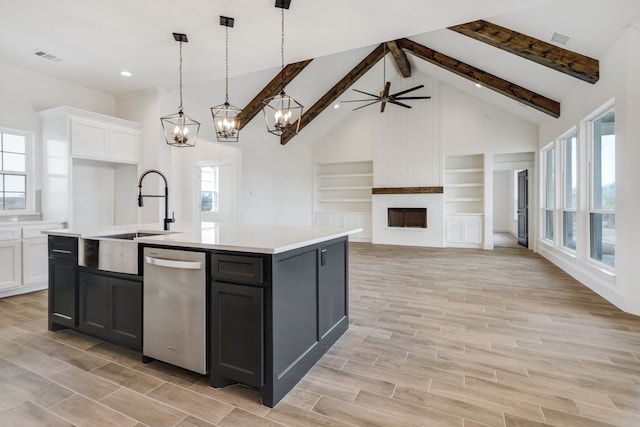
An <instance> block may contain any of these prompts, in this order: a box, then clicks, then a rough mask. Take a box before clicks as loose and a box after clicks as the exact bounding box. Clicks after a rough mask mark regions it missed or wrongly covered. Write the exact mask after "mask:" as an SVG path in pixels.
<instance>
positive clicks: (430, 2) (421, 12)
mask: <svg viewBox="0 0 640 427" xmlns="http://www.w3.org/2000/svg"><path fill="white" fill-rule="evenodd" d="M280 12H281V10H280V9H277V8H275V7H274V0H230V1H226V2H222V1H219V0H218V1H214V0H182V1H177V0H175V1H169V0H135V1H131V0H91V1H87V0H56V1H52V0H20V1H13V0H0V61H1V62H4V63H7V64H12V65H15V66H17V67H20V68H24V69H27V70H30V71H33V72H37V73H41V74H44V75H47V76H50V77H53V78H55V79H59V80H63V81H67V82H71V83H74V84H77V85H80V86H84V87H87V88H91V89H94V90H97V91H100V92H104V93H106V94H110V95H112V96H114V97H116V98H121V97H126V96H128V95H130V94H131V93H135V92H139V91H145V90H149V89H151V88H161V89H170V90H171V89H175V88H176V87H177V85H178V43H177V42H175V41H174V40H173V37H172V35H171V33H173V32H183V33H186V34H187V35H188V37H189V43H188V44H186V45H184V47H183V55H184V86H185V97H192V98H191V99H192V100H193V101H194V102H197V103H201V104H202V105H214V104H219V103H221V102H222V101H223V96H224V92H222V93H220V91H221V90H222V91H223V90H224V85H221V84H220V83H221V81H222V80H223V79H224V38H225V28H224V27H221V26H220V25H219V16H220V15H225V16H231V17H234V18H235V19H236V22H235V27H234V28H231V29H230V30H229V36H230V73H231V75H232V77H233V78H232V80H231V86H230V88H231V90H232V95H233V96H232V97H233V99H232V101H233V103H234V104H236V105H237V106H239V107H243V106H244V105H245V104H246V102H248V101H249V100H250V99H251V98H252V97H253V96H254V95H255V93H257V92H258V91H259V90H260V89H261V88H262V87H263V86H264V85H265V84H266V83H267V82H268V81H269V80H271V78H272V77H273V76H274V75H275V73H277V71H278V70H279V68H280ZM284 13H285V61H286V62H287V63H289V62H295V61H298V60H303V59H308V58H317V59H316V60H314V61H313V62H312V63H311V65H310V66H309V67H308V68H307V69H305V70H304V71H303V72H302V73H301V74H300V76H298V78H297V79H296V80H295V81H294V83H292V85H293V84H295V87H296V89H297V90H301V91H303V92H304V93H303V94H302V95H300V97H301V98H304V99H301V100H300V101H301V102H303V104H304V105H308V106H310V105H312V104H313V103H314V102H315V101H316V100H317V99H318V98H319V97H320V96H321V95H322V94H323V93H324V92H325V91H326V90H327V89H329V88H330V87H331V86H332V85H333V84H334V83H335V82H336V81H338V80H339V79H340V78H341V77H342V76H343V75H344V74H345V73H346V72H347V71H349V70H350V69H351V68H352V67H353V66H354V65H355V64H357V63H358V62H359V61H360V60H361V59H362V58H364V56H365V55H366V54H368V53H369V52H370V51H371V50H372V49H373V47H375V45H377V44H378V43H380V42H382V41H385V40H392V39H396V38H400V37H409V38H411V39H412V40H415V41H417V42H419V43H422V44H424V45H426V46H428V47H430V48H433V49H435V50H438V51H441V52H443V53H445V54H447V55H449V56H453V57H455V58H457V59H460V60H462V61H465V62H467V63H469V64H471V65H474V66H476V67H478V68H481V69H483V70H485V71H488V72H491V73H493V74H496V75H498V76H500V77H503V78H505V79H507V80H510V81H512V82H514V83H517V84H520V85H521V86H524V87H526V88H528V89H531V90H533V91H534V92H538V93H540V94H542V95H545V96H548V97H550V98H552V99H555V100H557V101H562V99H563V97H564V96H565V95H566V94H567V93H568V91H569V90H570V89H571V88H572V87H574V85H576V84H583V85H588V83H584V82H581V81H578V80H576V79H574V78H572V77H568V76H565V75H563V74H561V73H558V72H555V71H553V70H550V69H547V68H545V67H542V66H540V65H537V64H534V63H532V62H530V61H526V60H524V59H521V58H518V57H516V56H514V55H511V54H508V53H506V52H503V51H501V50H499V49H496V48H493V47H490V46H488V45H484V44H482V43H480V42H477V41H475V40H472V39H470V38H468V37H465V36H463V35H460V34H458V33H455V32H452V31H449V30H447V29H446V27H447V26H450V25H455V24H459V23H464V22H468V21H472V20H476V19H487V20H489V21H491V22H494V23H496V24H499V25H503V26H506V27H509V28H512V29H515V30H517V31H520V32H522V33H525V34H529V35H532V36H534V37H537V38H539V39H542V40H545V41H550V38H551V36H552V35H553V33H554V32H560V33H563V34H566V35H568V36H571V39H570V41H569V43H568V45H567V46H566V47H567V48H568V49H571V50H574V51H577V52H579V53H582V54H585V55H588V56H592V57H595V58H599V57H600V56H601V55H602V54H603V53H604V52H605V50H606V49H607V47H608V46H610V45H611V43H612V42H613V41H614V40H615V39H617V38H618V37H620V35H621V34H622V32H623V31H624V29H625V28H626V27H627V26H629V25H630V24H631V23H632V22H633V21H634V20H637V19H638V18H639V17H640V1H638V0H611V1H607V2H603V1H601V0H555V1H552V0H483V1H477V0H447V1H446V2H443V1H434V0H394V1H393V2H388V1H386V2H382V1H375V0H322V1H318V0H292V3H291V8H290V9H289V10H286V11H285V12H284ZM37 49H41V50H44V51H46V52H48V53H50V54H52V55H55V56H56V57H59V58H60V59H61V60H60V61H49V60H46V59H43V58H40V57H37V56H36V55H34V51H35V50H37ZM409 57H410V61H411V63H412V65H413V67H414V68H416V69H418V70H420V71H422V72H424V73H426V74H429V75H432V76H433V77H435V78H437V79H439V80H443V81H445V82H446V83H449V84H452V85H455V86H457V87H460V88H462V89H463V90H468V91H470V92H472V93H474V95H476V96H480V97H481V98H485V99H486V100H487V101H488V102H492V103H495V104H498V105H499V106H501V107H504V108H507V109H510V110H511V109H512V110H513V112H514V113H516V114H519V115H521V116H524V117H526V118H527V119H529V120H532V121H539V120H540V119H541V118H542V117H543V115H542V114H541V113H538V112H535V111H533V110H531V109H525V108H521V107H519V106H517V103H515V102H514V101H512V100H509V99H506V98H505V97H503V96H501V95H498V94H495V93H493V92H491V91H488V90H485V91H484V93H480V91H478V90H477V89H476V88H474V87H473V85H472V84H471V83H469V82H468V81H466V80H465V79H463V78H461V77H458V76H455V75H453V74H451V73H447V72H445V71H444V70H442V69H439V68H438V67H435V66H433V65H431V64H428V63H426V62H424V61H421V60H418V59H417V58H414V57H412V56H411V55H409ZM379 68H380V67H374V69H373V70H372V71H370V72H369V73H370V74H372V73H376V74H377V73H380V70H379ZM387 68H389V67H387ZM124 69H126V70H128V71H130V72H132V73H133V76H132V77H129V78H125V77H122V76H120V74H119V73H120V71H122V70H124ZM240 76H242V77H240ZM241 81H242V84H241V85H239V84H238V83H239V82H241ZM371 81H375V82H376V83H375V84H376V85H377V84H378V83H379V78H376V79H375V80H371ZM310 82H312V83H310ZM366 82H367V80H363V81H361V82H358V83H357V84H356V85H355V86H354V87H358V88H361V89H365V90H366V89H367V86H365V84H366ZM6 83H7V82H3V84H6ZM234 83H236V86H234ZM292 87H293V86H292ZM221 88H222V89H221ZM374 89H376V88H375V87H374V88H371V89H370V90H371V91H373V90H374ZM292 90H293V89H291V90H289V89H288V92H290V93H291V91H292ZM376 90H377V89H376ZM296 95H298V93H297V92H296ZM346 95H347V94H345V95H343V97H342V98H341V99H349V97H347V96H346ZM349 95H350V94H349ZM350 96H351V95H350Z"/></svg>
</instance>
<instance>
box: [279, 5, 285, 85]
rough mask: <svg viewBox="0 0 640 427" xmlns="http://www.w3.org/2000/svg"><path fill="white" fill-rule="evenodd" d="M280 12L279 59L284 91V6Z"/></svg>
mask: <svg viewBox="0 0 640 427" xmlns="http://www.w3.org/2000/svg"><path fill="white" fill-rule="evenodd" d="M280 14H281V16H282V18H281V25H280V29H281V32H280V34H281V36H280V59H281V64H282V65H281V67H280V74H281V76H282V92H284V73H283V71H284V8H281V9H280Z"/></svg>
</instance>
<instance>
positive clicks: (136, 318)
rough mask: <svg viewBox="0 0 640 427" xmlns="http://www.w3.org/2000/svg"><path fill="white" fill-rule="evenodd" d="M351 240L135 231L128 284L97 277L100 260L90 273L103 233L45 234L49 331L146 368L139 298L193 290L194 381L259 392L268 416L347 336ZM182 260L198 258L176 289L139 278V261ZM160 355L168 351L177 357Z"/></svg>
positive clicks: (109, 274) (305, 231)
mask: <svg viewBox="0 0 640 427" xmlns="http://www.w3.org/2000/svg"><path fill="white" fill-rule="evenodd" d="M120 231H121V230H120ZM355 231H358V230H345V229H330V228H327V229H321V228H314V227H298V228H295V227H264V226H246V225H243V226H236V225H219V224H215V225H214V226H213V228H203V229H202V231H201V232H199V231H195V232H194V231H192V232H190V233H188V232H184V233H180V232H172V233H167V234H164V235H157V233H156V235H145V236H142V234H144V233H142V232H140V231H139V230H138V231H137V233H136V234H135V235H140V236H142V237H135V238H134V239H133V241H131V242H130V243H129V244H130V245H133V248H134V252H133V255H131V254H128V256H129V257H130V256H133V257H135V253H136V251H137V254H138V256H137V258H138V265H137V271H138V273H139V274H135V273H131V272H126V273H123V272H117V271H105V270H108V268H106V267H105V268H102V267H101V265H106V266H108V265H112V264H110V263H105V264H101V261H100V260H101V259H102V258H101V255H99V256H98V260H99V261H98V263H97V265H94V263H93V262H89V261H88V260H92V259H93V258H92V257H93V256H95V253H94V252H93V251H94V250H96V248H98V250H100V251H101V250H102V249H104V248H102V246H101V245H103V243H102V242H103V241H104V239H109V238H112V237H113V236H109V235H106V234H105V233H107V231H100V230H96V231H94V232H91V233H86V232H75V231H73V230H68V229H67V230H52V231H50V232H48V233H47V234H49V329H50V330H52V331H55V330H58V329H63V328H73V329H76V330H79V331H82V332H85V333H88V334H91V335H94V336H97V337H100V338H102V339H105V340H107V341H110V342H113V343H116V344H120V345H124V346H127V347H130V348H133V349H137V350H142V357H143V361H146V362H148V361H151V360H153V359H152V358H151V357H148V356H149V354H150V353H145V343H146V341H147V338H149V337H150V336H151V335H152V332H153V331H155V333H156V334H157V333H158V331H156V330H155V329H157V328H155V329H154V327H155V326H154V324H152V323H148V321H147V320H145V319H147V316H146V315H145V310H149V307H147V306H146V305H145V295H147V290H148V289H151V286H152V285H153V283H155V281H157V280H162V281H164V282H166V284H167V285H168V286H174V287H175V286H178V287H180V286H191V285H193V286H196V287H199V288H200V289H201V290H202V295H203V296H205V297H204V300H203V299H200V301H202V302H203V305H205V306H206V307H204V308H203V310H202V316H203V317H204V320H203V321H202V323H204V324H205V327H204V328H205V329H206V331H203V334H204V336H205V337H206V338H204V339H202V340H199V342H200V343H201V344H198V345H196V347H199V348H195V351H196V352H200V354H204V356H205V362H204V364H205V365H206V366H205V367H203V368H202V369H203V370H202V371H198V372H207V371H208V373H209V376H210V383H211V385H212V386H213V387H225V386H227V385H231V384H236V383H240V384H244V385H247V386H250V387H253V388H255V389H257V390H259V391H260V393H261V395H262V403H263V404H264V405H267V406H270V407H273V406H274V405H276V404H277V403H278V402H279V401H280V400H281V399H282V398H283V397H284V396H285V395H286V394H287V393H288V392H289V391H290V390H291V389H292V388H293V387H294V386H295V385H296V384H297V383H298V381H300V379H302V377H303V376H304V375H305V374H306V373H307V372H308V371H309V369H310V368H311V367H312V366H313V365H314V364H315V363H316V362H317V361H318V360H319V359H320V358H321V357H322V356H323V355H324V354H325V352H326V351H327V350H328V349H329V348H330V347H331V346H332V345H333V344H334V343H335V342H336V341H337V340H338V339H339V338H340V337H341V336H342V334H344V332H345V331H346V330H347V328H348V325H349V316H348V252H349V248H348V244H349V242H348V235H349V234H351V233H352V232H355ZM109 232H111V233H113V232H114V230H111V229H110V231H109ZM96 239H103V241H101V242H100V245H99V246H96V244H95V242H93V241H94V240H96ZM111 240H113V239H111ZM104 245H105V247H107V246H106V245H107V243H104ZM108 247H112V246H108ZM129 247H131V246H129ZM79 248H81V250H79ZM100 248H102V249H100ZM147 249H150V250H155V251H156V252H158V253H160V252H161V251H160V250H159V249H163V250H164V253H172V254H174V255H171V256H175V257H176V258H167V259H164V260H158V259H155V258H153V259H152V258H150V257H146V256H143V255H144V254H145V253H146V252H145V251H146V250H147ZM185 251H186V252H191V253H201V254H203V255H204V256H203V257H202V259H203V261H205V262H204V263H203V264H204V271H205V272H206V275H205V273H204V272H203V273H202V279H199V280H191V279H190V280H188V281H184V280H178V279H176V277H178V278H179V277H182V276H183V273H177V274H178V276H175V274H176V273H173V274H174V275H173V276H172V275H170V274H163V275H160V276H158V277H160V278H161V279H158V277H155V276H153V275H152V274H151V271H147V270H146V268H143V265H146V264H145V263H146V262H148V261H147V258H150V260H151V261H149V262H152V263H159V264H158V265H160V266H162V265H164V266H165V267H168V266H170V265H174V266H175V265H177V264H180V265H182V266H184V265H185V264H184V262H183V261H180V260H181V259H182V257H183V256H186V255H183V254H185V253H186V252H185ZM123 253H124V252H123ZM110 254H111V253H110ZM111 256H117V255H112V254H111ZM134 264H135V263H134ZM186 264H189V265H191V264H192V263H190V262H187V263H186ZM197 264H198V265H199V266H201V265H203V264H201V263H197ZM163 268H164V267H163ZM182 268H186V267H182ZM194 268H195V267H194ZM199 268H202V267H199ZM133 270H134V271H136V268H133ZM145 272H146V273H145ZM147 273H148V274H147ZM185 274H186V273H185ZM145 276H148V277H146V278H145ZM205 276H206V280H204V279H205ZM154 277H155V278H154ZM185 277H186V276H185ZM189 277H191V276H189ZM165 279H166V280H165ZM196 282H197V283H196ZM166 294H167V295H174V296H168V297H167V298H170V299H171V298H174V299H175V300H176V301H175V303H176V304H178V305H179V304H180V303H181V302H182V301H181V300H180V298H181V295H182V296H184V295H185V294H184V293H182V292H167V293H166ZM172 304H173V303H172V301H169V306H173V305H172ZM190 307H191V306H189V305H185V306H184V307H183V308H184V309H185V310H191V308H190ZM189 312H191V311H189ZM172 313H173V314H172ZM176 313H177V312H171V313H170V312H167V315H168V316H173V317H171V320H172V321H174V322H181V319H182V320H184V317H181V316H178V315H175V314H176ZM182 314H185V315H186V314H188V313H186V312H185V313H182ZM174 315H175V316H174ZM182 328H183V331H184V334H190V333H191V332H193V331H192V330H190V326H189V324H186V323H184V322H183V324H182ZM176 331H180V324H176V328H173V331H165V330H160V332H159V333H160V334H162V337H168V338H171V339H172V340H173V339H174V335H175V332H176ZM145 333H146V335H145ZM189 336H190V335H189ZM172 342H173V341H172ZM168 345H169V347H166V348H168V349H169V350H173V351H176V348H178V347H173V344H168ZM186 345H187V346H188V347H189V348H191V347H193V346H192V345H191V344H186ZM163 348H165V347H163ZM180 348H182V347H180ZM147 349H151V347H148V348H147ZM145 356H146V357H145ZM152 357H153V358H156V357H157V356H152ZM157 360H164V359H162V358H158V359H157ZM165 361H166V362H168V363H174V362H172V361H171V360H169V359H167V360H165ZM178 366H183V365H178ZM183 367H186V366H183ZM205 369H206V370H205Z"/></svg>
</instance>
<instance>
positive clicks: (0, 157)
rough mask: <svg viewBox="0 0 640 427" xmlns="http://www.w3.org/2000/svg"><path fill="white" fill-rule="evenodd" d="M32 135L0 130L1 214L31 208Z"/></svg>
mask: <svg viewBox="0 0 640 427" xmlns="http://www.w3.org/2000/svg"><path fill="white" fill-rule="evenodd" d="M30 140H31V137H30V134H28V133H25V132H19V131H11V130H8V129H1V128H0V213H3V212H4V213H8V212H16V211H25V210H27V208H28V207H29V188H30V185H31V182H30V176H29V172H30V169H31V168H30V161H31V159H30V153H29V151H30V150H29V148H30V146H29V144H30Z"/></svg>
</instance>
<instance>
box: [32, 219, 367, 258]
mask: <svg viewBox="0 0 640 427" xmlns="http://www.w3.org/2000/svg"><path fill="white" fill-rule="evenodd" d="M265 227H267V228H268V226H265ZM105 228H106V230H105ZM296 228H300V227H296ZM302 228H307V229H308V231H312V230H313V231H314V232H317V231H318V230H324V231H326V234H322V235H315V236H312V237H307V236H305V237H303V238H301V239H300V240H298V241H294V242H291V243H286V244H281V245H272V246H265V245H252V244H247V243H238V244H234V243H230V242H224V243H208V242H206V241H205V242H203V241H196V240H194V238H193V237H192V235H193V233H189V232H182V231H165V232H163V234H160V235H156V236H148V237H138V238H136V239H134V240H131V242H134V243H143V244H148V245H158V246H174V247H184V248H194V249H212V250H225V251H235V252H246V253H261V254H273V255H275V254H279V253H283V252H287V251H290V250H294V249H298V248H302V247H305V246H310V245H315V244H318V243H322V242H326V241H329V240H333V239H337V238H340V237H345V236H346V237H348V236H349V235H351V234H355V233H359V232H361V231H362V228H354V229H348V228H343V229H335V228H325V229H323V228H319V227H311V226H310V227H302ZM135 231H139V232H143V231H158V229H157V228H156V229H153V228H152V227H149V226H145V225H132V226H116V227H115V228H114V227H103V228H102V229H101V228H96V229H94V230H93V231H92V230H73V229H53V230H43V231H42V234H46V235H51V236H62V237H77V238H85V239H87V238H96V239H100V238H104V236H107V235H109V234H113V233H114V232H118V233H124V232H135ZM109 240H111V239H109Z"/></svg>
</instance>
